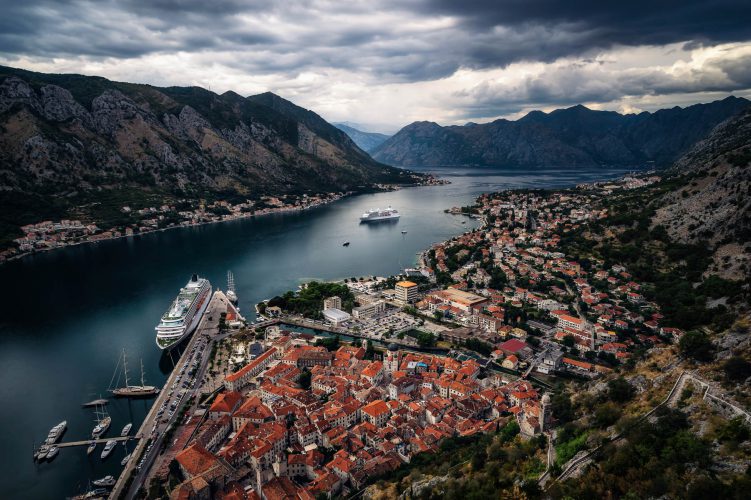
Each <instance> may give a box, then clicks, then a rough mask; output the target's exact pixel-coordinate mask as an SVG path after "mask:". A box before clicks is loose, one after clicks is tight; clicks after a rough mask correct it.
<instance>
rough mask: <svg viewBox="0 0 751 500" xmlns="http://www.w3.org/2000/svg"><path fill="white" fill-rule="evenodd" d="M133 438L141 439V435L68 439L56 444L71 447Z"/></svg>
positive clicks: (60, 446) (59, 446)
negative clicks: (81, 439) (82, 439)
mask: <svg viewBox="0 0 751 500" xmlns="http://www.w3.org/2000/svg"><path fill="white" fill-rule="evenodd" d="M133 439H141V436H117V437H111V438H99V439H87V440H84V441H68V442H67V443H57V444H56V445H55V446H57V447H58V448H69V447H71V446H89V445H90V444H94V443H96V444H100V443H106V442H107V441H117V442H122V441H130V440H133Z"/></svg>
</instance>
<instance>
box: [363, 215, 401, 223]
mask: <svg viewBox="0 0 751 500" xmlns="http://www.w3.org/2000/svg"><path fill="white" fill-rule="evenodd" d="M399 217H401V216H400V215H385V216H383V217H360V222H383V221H387V220H399Z"/></svg>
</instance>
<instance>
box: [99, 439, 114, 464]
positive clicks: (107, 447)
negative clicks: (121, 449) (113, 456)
mask: <svg viewBox="0 0 751 500" xmlns="http://www.w3.org/2000/svg"><path fill="white" fill-rule="evenodd" d="M115 446H117V441H115V440H114V439H110V440H109V441H107V443H105V445H104V449H103V450H102V455H101V457H102V460H104V459H105V458H107V457H108V456H110V453H112V450H114V449H115Z"/></svg>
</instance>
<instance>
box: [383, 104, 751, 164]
mask: <svg viewBox="0 0 751 500" xmlns="http://www.w3.org/2000/svg"><path fill="white" fill-rule="evenodd" d="M749 104H751V103H749V101H747V100H746V99H739V98H735V97H728V98H727V99H724V100H722V101H717V102H714V103H711V104H698V105H695V106H690V107H688V108H684V109H682V108H673V109H668V110H661V111H658V112H656V113H640V114H638V115H620V114H618V113H615V112H609V111H593V110H590V109H587V108H586V107H584V106H574V107H573V108H568V109H561V110H556V111H553V112H552V113H542V112H540V111H533V112H531V113H529V114H528V115H527V116H525V117H524V118H521V119H519V120H517V121H508V120H496V121H494V122H492V123H487V124H482V125H478V124H468V125H465V126H450V127H441V126H439V125H438V124H436V123H432V122H415V123H412V124H410V125H408V126H406V127H404V128H403V129H402V130H400V131H399V132H398V133H397V134H396V135H394V136H393V137H391V138H390V139H388V140H387V141H385V142H384V143H383V144H381V145H380V146H378V147H377V148H375V149H374V150H373V151H372V154H373V157H374V158H375V159H377V160H379V161H382V162H384V163H388V164H391V165H400V166H408V167H418V166H438V165H448V166H460V165H480V166H524V167H541V166H570V167H577V166H588V167H591V166H598V165H641V164H644V163H647V162H653V163H654V164H655V165H656V166H658V167H659V166H668V165H670V164H671V163H672V162H674V161H675V160H676V159H677V158H679V157H680V155H682V154H683V153H685V152H686V151H687V150H688V149H690V148H691V146H693V145H694V144H695V143H696V142H697V141H699V140H701V139H703V138H705V137H706V136H707V134H708V133H709V132H710V131H711V130H712V128H714V127H715V126H716V125H717V124H718V123H721V122H722V121H724V120H726V119H728V118H729V117H731V116H734V115H736V114H738V113H739V112H741V111H742V110H744V109H746V108H748V107H749Z"/></svg>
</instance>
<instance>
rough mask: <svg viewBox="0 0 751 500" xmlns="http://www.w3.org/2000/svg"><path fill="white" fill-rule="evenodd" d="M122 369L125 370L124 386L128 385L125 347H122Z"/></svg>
mask: <svg viewBox="0 0 751 500" xmlns="http://www.w3.org/2000/svg"><path fill="white" fill-rule="evenodd" d="M123 371H124V372H125V387H130V383H128V358H127V357H126V356H125V349H123Z"/></svg>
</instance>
